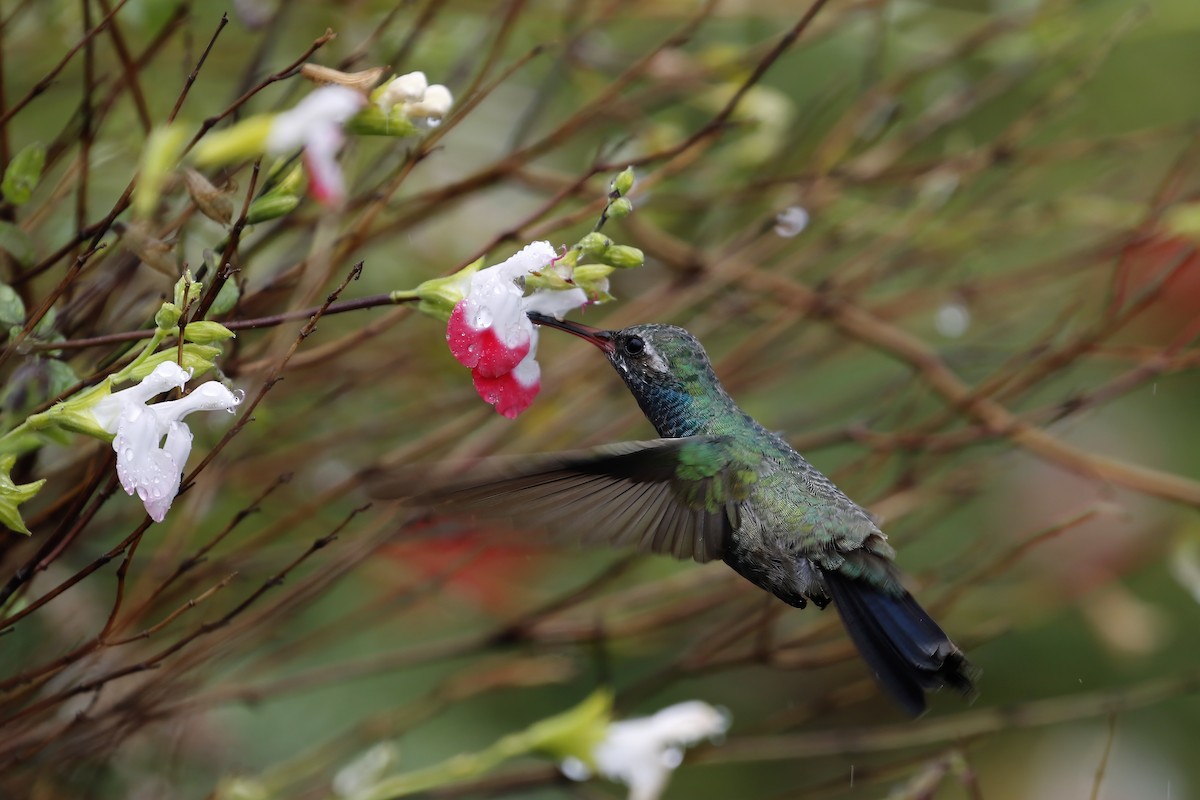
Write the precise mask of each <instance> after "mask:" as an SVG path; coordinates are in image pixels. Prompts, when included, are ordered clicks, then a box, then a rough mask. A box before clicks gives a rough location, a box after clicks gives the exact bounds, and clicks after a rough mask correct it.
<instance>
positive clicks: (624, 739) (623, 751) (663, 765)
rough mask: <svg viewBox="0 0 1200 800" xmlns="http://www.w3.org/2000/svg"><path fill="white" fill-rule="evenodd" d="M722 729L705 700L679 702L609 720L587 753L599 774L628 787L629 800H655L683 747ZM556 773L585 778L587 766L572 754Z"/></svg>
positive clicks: (720, 717) (725, 722)
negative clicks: (654, 711)
mask: <svg viewBox="0 0 1200 800" xmlns="http://www.w3.org/2000/svg"><path fill="white" fill-rule="evenodd" d="M728 729H729V717H728V715H727V714H725V713H723V712H721V711H720V710H718V709H716V708H713V707H712V706H710V705H709V704H708V703H705V702H702V701H700V700H692V701H689V702H686V703H679V704H677V705H673V706H668V707H667V708H664V709H663V710H662V711H659V712H658V713H657V714H654V715H653V716H650V717H639V718H636V719H628V720H624V721H621V722H614V723H612V724H611V725H609V726H608V732H607V734H606V735H605V737H604V740H603V741H602V742H600V744H598V745H597V746H596V748H595V750H594V751H593V752H592V761H593V763H594V764H595V765H596V771H597V772H599V773H600V774H601V775H603V776H604V777H606V778H608V779H609V780H613V781H618V782H620V783H623V784H625V785H626V786H628V787H629V800H657V798H658V797H659V796H660V795H661V794H662V791H663V789H664V788H666V785H667V781H668V780H669V779H670V777H671V772H672V770H674V769H675V768H676V767H678V766H679V765H680V763H682V761H683V750H684V748H685V747H687V746H690V745H693V744H695V743H697V742H699V741H701V740H703V739H708V738H712V737H714V736H720V735H721V734H723V733H725V731H726V730H728ZM562 771H563V774H565V775H566V776H567V777H568V778H571V779H572V780H584V779H586V778H588V777H590V776H591V770H590V769H589V768H588V767H587V765H586V764H584V762H583V761H581V760H579V759H575V758H568V759H566V760H564V761H563V763H562Z"/></svg>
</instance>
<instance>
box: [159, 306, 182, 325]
mask: <svg viewBox="0 0 1200 800" xmlns="http://www.w3.org/2000/svg"><path fill="white" fill-rule="evenodd" d="M181 316H183V311H182V310H180V308H179V306H177V305H175V304H174V303H163V304H162V307H161V308H159V309H158V313H157V314H155V315H154V325H155V327H157V328H158V329H159V330H162V331H169V330H171V328H174V327H175V326H176V325H178V324H179V318H180V317H181Z"/></svg>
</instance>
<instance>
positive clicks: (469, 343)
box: [446, 298, 531, 378]
mask: <svg viewBox="0 0 1200 800" xmlns="http://www.w3.org/2000/svg"><path fill="white" fill-rule="evenodd" d="M468 302H469V301H468V300H467V299H466V298H464V299H462V300H459V301H458V304H457V305H455V306H454V311H452V312H451V313H450V322H449V323H447V325H446V343H447V344H448V345H449V346H450V352H451V353H452V354H453V355H454V357H455V358H456V359H458V361H459V363H460V364H462V365H463V366H464V367H470V368H471V369H473V370H475V371H476V372H477V373H478V374H479V375H482V376H483V377H485V378H499V377H502V376H504V375H507V374H508V373H509V372H512V371H513V369H515V368H516V366H517V365H518V364H520V363H521V362H522V361H524V360H525V356H527V355H529V346H530V343H531V340H530V339H526V340H525V341H524V342H522V343H520V344H518V345H517V346H515V347H508V346H507V345H505V344H504V343H503V342H501V341H500V339H499V337H497V336H496V332H495V331H494V330H493V329H491V328H475V327H473V326H472V325H471V323H470V321H469V315H468V311H467V304H468Z"/></svg>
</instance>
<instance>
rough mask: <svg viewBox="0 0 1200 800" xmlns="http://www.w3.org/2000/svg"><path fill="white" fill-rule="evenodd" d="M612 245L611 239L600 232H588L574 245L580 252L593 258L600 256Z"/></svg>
mask: <svg viewBox="0 0 1200 800" xmlns="http://www.w3.org/2000/svg"><path fill="white" fill-rule="evenodd" d="M612 246H613V240H612V239H610V238H608V237H607V236H605V235H604V234H602V233H589V234H588V235H587V236H585V237H583V238H582V239H580V240H579V241H578V242H577V243H576V245H575V247H577V248H578V249H579V250H580V251H581V252H582V253H584V254H585V255H589V256H591V257H593V258H600V257H601V256H603V255H604V254H605V253H606V252H607V251H608V249H609V248H610V247H612Z"/></svg>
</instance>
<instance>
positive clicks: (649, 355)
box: [643, 342, 671, 373]
mask: <svg viewBox="0 0 1200 800" xmlns="http://www.w3.org/2000/svg"><path fill="white" fill-rule="evenodd" d="M643 358H644V359H645V361H646V363H647V364H649V365H650V369H652V370H654V371H655V372H664V373H666V372H670V371H671V370H670V368H669V367H667V362H666V360H665V359H663V357H662V356H660V355H659V354H658V351H657V350H655V349H654V348H653V347H652V346H651V345H650V343H649V342H646V349H645V351H644V353H643Z"/></svg>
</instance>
